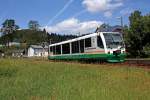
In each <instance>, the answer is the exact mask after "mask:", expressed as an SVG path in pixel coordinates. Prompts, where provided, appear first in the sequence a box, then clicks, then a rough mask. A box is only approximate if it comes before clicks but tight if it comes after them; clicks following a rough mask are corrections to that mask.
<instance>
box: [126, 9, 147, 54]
mask: <svg viewBox="0 0 150 100" xmlns="http://www.w3.org/2000/svg"><path fill="white" fill-rule="evenodd" d="M129 21H130V24H129V27H124V34H125V36H124V37H125V38H124V40H125V43H126V49H127V53H128V56H130V57H148V56H149V57H150V14H146V15H142V14H141V12H140V11H135V12H133V13H132V14H131V15H130V17H129Z"/></svg>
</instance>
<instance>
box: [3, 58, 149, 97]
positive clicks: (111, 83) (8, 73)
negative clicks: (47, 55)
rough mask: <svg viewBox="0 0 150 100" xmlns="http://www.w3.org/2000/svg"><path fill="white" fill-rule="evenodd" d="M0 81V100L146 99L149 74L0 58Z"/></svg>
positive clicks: (94, 66) (143, 70)
mask: <svg viewBox="0 0 150 100" xmlns="http://www.w3.org/2000/svg"><path fill="white" fill-rule="evenodd" d="M130 67H131V66H130ZM0 81H1V82H0V99H1V100H150V95H149V94H150V73H149V71H148V70H145V69H140V68H135V67H131V68H129V67H128V66H124V67H119V66H116V67H114V66H113V65H109V67H108V65H87V64H77V63H64V62H57V63H55V62H50V61H42V60H33V59H20V60H19V59H18V60H16V59H0Z"/></svg>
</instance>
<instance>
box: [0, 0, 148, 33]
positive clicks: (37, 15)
mask: <svg viewBox="0 0 150 100" xmlns="http://www.w3.org/2000/svg"><path fill="white" fill-rule="evenodd" d="M149 4H150V1H149V0H0V24H2V23H3V22H4V21H5V19H15V20H16V24H17V25H19V26H20V27H21V28H27V26H28V25H27V24H28V22H29V20H37V21H39V23H40V25H41V27H44V28H46V29H47V31H48V32H57V33H65V34H69V33H71V34H72V33H79V32H81V33H86V32H90V31H93V30H94V29H95V28H96V27H97V26H98V25H101V24H102V23H108V24H111V25H118V24H120V22H119V20H118V19H117V17H119V16H123V20H124V24H128V16H129V15H130V13H131V12H133V11H134V10H140V11H141V12H142V13H143V14H146V13H149V12H150V6H149Z"/></svg>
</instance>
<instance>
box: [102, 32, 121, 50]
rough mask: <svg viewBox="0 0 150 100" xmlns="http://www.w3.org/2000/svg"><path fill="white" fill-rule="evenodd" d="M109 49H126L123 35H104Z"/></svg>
mask: <svg viewBox="0 0 150 100" xmlns="http://www.w3.org/2000/svg"><path fill="white" fill-rule="evenodd" d="M104 38H105V41H106V46H107V48H118V47H120V48H124V42H123V38H122V35H121V34H119V33H104Z"/></svg>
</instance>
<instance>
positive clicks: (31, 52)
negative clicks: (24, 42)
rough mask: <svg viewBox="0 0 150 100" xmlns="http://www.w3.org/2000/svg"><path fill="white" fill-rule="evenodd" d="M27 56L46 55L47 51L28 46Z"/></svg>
mask: <svg viewBox="0 0 150 100" xmlns="http://www.w3.org/2000/svg"><path fill="white" fill-rule="evenodd" d="M28 57H48V51H47V50H45V49H37V48H36V49H35V48H31V47H30V48H28Z"/></svg>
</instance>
